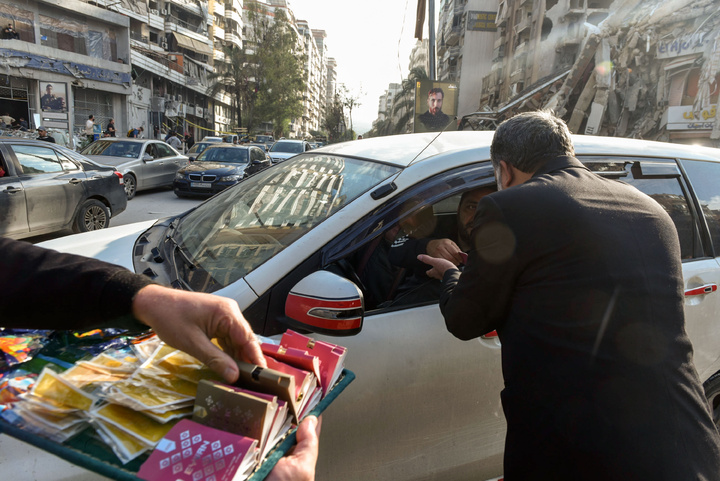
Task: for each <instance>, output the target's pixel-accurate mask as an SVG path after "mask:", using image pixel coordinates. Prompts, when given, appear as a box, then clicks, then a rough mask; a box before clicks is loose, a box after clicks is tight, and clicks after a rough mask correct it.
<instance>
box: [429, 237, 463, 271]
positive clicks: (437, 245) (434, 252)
mask: <svg viewBox="0 0 720 481" xmlns="http://www.w3.org/2000/svg"><path fill="white" fill-rule="evenodd" d="M461 254H462V249H460V247H458V245H457V244H456V243H455V242H453V241H451V240H450V239H433V240H431V241H430V242H428V245H427V255H428V256H430V257H436V258H438V259H445V260H448V261H450V262H452V263H453V264H454V265H456V266H458V265H460V264H462V263H463V258H462V255H461Z"/></svg>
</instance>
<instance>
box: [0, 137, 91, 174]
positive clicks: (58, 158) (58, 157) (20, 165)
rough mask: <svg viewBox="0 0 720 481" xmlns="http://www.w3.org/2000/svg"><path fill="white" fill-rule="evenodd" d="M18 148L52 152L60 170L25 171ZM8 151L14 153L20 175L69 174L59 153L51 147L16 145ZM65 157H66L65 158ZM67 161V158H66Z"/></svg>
mask: <svg viewBox="0 0 720 481" xmlns="http://www.w3.org/2000/svg"><path fill="white" fill-rule="evenodd" d="M17 147H31V148H37V149H46V150H48V151H50V152H52V153H53V154H54V155H55V158H56V159H57V164H58V165H59V167H60V170H52V171H42V172H26V171H25V165H23V163H22V160H21V157H20V156H19V155H18V152H17V150H16V148H17ZM7 148H8V150H9V151H10V152H11V153H12V155H13V156H14V157H15V161H16V165H17V167H18V168H19V172H18V175H20V174H21V175H45V174H56V175H57V174H62V173H65V172H68V170H66V169H65V168H64V166H63V162H62V160H61V159H60V156H59V155H58V151H57V150H55V149H53V148H52V147H51V146H49V145H45V144H43V145H35V144H26V143H14V144H9V145H7ZM63 157H65V156H63ZM65 159H67V157H65ZM72 165H73V166H75V167H76V168H79V167H78V166H77V165H76V164H75V163H72Z"/></svg>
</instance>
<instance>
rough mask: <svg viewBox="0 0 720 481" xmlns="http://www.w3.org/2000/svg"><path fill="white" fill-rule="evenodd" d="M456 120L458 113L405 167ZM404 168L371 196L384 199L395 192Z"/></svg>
mask: <svg viewBox="0 0 720 481" xmlns="http://www.w3.org/2000/svg"><path fill="white" fill-rule="evenodd" d="M454 122H457V115H456V116H454V117H453V122H448V124H447V125H446V126H445V127H444V128H443V129H442V130H440V132H438V133H437V135H436V136H435V137H433V138H432V140H431V141H430V142H428V143H427V145H426V146H425V147H423V148H422V150H420V152H418V153H417V155H416V156H415V157H413V159H412V160H411V161H410V162H409V163H408V165H407V166H406V167H405V168H407V167H410V166H411V165H412V164H413V162H415V161H416V160H417V159H418V157H420V155H421V154H422V153H423V152H425V150H426V149H427V148H428V147H430V145H431V144H432V143H433V142H435V141H436V140H437V138H438V137H440V134H442V133H443V132H445V131H446V130H447V128H448V127H450V126H451V125H453V123H454ZM403 170H405V169H402V170H400V172H398V173H397V174H395V177H394V178H393V180H391V181H390V182H389V183H387V184H383V185H381V186H380V187H378V188H377V189H375V190H374V191H372V192H371V193H370V197H372V198H373V199H375V200H378V199H382V198H383V197H385V196H386V195H388V194H390V193H392V192H394V191H395V190H397V185H396V184H395V179H397V178H398V176H399V175H400V174H401V173H402V172H403Z"/></svg>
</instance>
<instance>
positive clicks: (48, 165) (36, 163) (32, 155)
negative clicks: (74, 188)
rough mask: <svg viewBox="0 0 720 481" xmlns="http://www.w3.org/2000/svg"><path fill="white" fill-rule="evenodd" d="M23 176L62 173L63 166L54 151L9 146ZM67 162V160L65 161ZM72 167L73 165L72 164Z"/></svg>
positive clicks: (31, 146) (26, 146) (25, 146)
mask: <svg viewBox="0 0 720 481" xmlns="http://www.w3.org/2000/svg"><path fill="white" fill-rule="evenodd" d="M10 148H11V149H12V150H13V151H14V152H15V156H16V157H17V159H18V162H20V165H21V166H22V169H23V172H24V173H25V174H43V173H50V172H62V171H63V170H64V169H63V164H62V161H61V160H60V159H59V158H58V156H57V153H56V152H55V150H54V149H51V148H48V147H41V146H36V145H11V146H10ZM65 160H66V161H67V159H65ZM73 165H74V164H73Z"/></svg>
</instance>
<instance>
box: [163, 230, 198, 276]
mask: <svg viewBox="0 0 720 481" xmlns="http://www.w3.org/2000/svg"><path fill="white" fill-rule="evenodd" d="M176 229H177V226H176V225H175V221H172V222H171V223H170V225H169V226H168V230H169V232H168V234H167V235H166V236H165V238H166V239H167V240H169V241H170V242H171V243H172V244H173V246H174V247H173V250H174V251H175V252H178V253H179V254H180V257H181V258H182V260H183V262H184V263H185V265H187V266H188V267H189V268H190V269H191V270H192V269H195V268H197V264H196V263H195V261H194V260H193V258H192V256H191V255H190V252H188V250H187V247H185V246H184V245H181V244H180V243H179V242H178V241H177V240H176V239H175V237H174V235H173V234H174V232H175V230H176ZM172 257H173V259H175V256H174V255H173V256H172ZM175 272H176V274H177V276H178V278H179V277H180V273H179V272H177V266H176V267H175Z"/></svg>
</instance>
